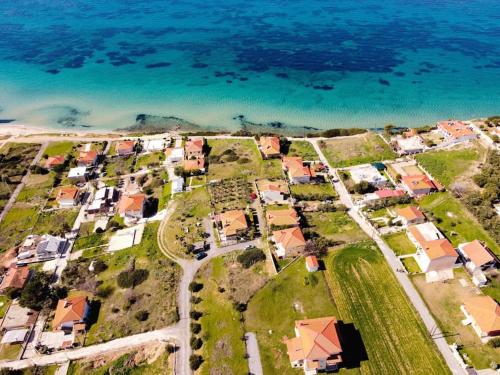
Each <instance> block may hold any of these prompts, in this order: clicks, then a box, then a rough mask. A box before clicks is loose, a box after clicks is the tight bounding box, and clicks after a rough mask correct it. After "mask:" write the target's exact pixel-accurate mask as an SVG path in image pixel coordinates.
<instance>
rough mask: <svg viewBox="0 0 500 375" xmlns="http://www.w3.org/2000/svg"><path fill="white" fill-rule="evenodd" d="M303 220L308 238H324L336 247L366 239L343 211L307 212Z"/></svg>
mask: <svg viewBox="0 0 500 375" xmlns="http://www.w3.org/2000/svg"><path fill="white" fill-rule="evenodd" d="M303 218H304V223H303V227H304V234H305V235H306V236H308V237H311V238H316V237H323V238H325V239H327V240H328V241H330V243H331V244H336V245H341V244H344V243H351V242H357V241H360V240H364V239H366V235H365V233H364V232H363V231H362V230H361V229H360V228H359V226H358V225H357V224H356V223H355V222H354V221H353V220H352V219H351V218H350V217H349V215H347V214H346V213H345V212H343V211H336V212H305V213H303Z"/></svg>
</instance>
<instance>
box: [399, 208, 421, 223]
mask: <svg viewBox="0 0 500 375" xmlns="http://www.w3.org/2000/svg"><path fill="white" fill-rule="evenodd" d="M396 214H397V215H398V217H399V218H400V219H401V222H402V223H403V224H404V225H414V224H421V223H423V222H425V215H424V214H423V213H422V211H420V209H419V208H418V207H415V206H408V207H404V208H396Z"/></svg>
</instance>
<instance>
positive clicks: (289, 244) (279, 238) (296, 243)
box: [271, 227, 306, 258]
mask: <svg viewBox="0 0 500 375" xmlns="http://www.w3.org/2000/svg"><path fill="white" fill-rule="evenodd" d="M271 239H272V241H273V242H274V243H275V244H276V255H277V256H278V257H279V258H284V257H286V256H291V255H297V254H299V253H300V252H302V251H303V250H304V248H305V246H306V240H305V239H304V235H303V234H302V230H301V229H300V228H299V227H294V228H288V229H281V230H276V231H274V232H273V235H272V238H271Z"/></svg>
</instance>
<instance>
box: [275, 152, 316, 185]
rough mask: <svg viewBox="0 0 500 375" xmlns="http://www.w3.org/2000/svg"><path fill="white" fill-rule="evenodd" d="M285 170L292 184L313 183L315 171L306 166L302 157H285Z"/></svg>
mask: <svg viewBox="0 0 500 375" xmlns="http://www.w3.org/2000/svg"><path fill="white" fill-rule="evenodd" d="M282 162H283V169H284V170H285V171H286V172H287V174H288V178H289V180H290V183H292V184H302V183H307V182H310V181H311V178H313V177H315V173H314V171H312V170H311V168H310V167H309V166H308V165H305V164H304V161H303V160H302V158H301V157H297V156H285V157H283V160H282Z"/></svg>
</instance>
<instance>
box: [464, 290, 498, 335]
mask: <svg viewBox="0 0 500 375" xmlns="http://www.w3.org/2000/svg"><path fill="white" fill-rule="evenodd" d="M460 309H461V310H462V312H463V313H464V315H465V317H466V318H467V320H466V321H465V322H464V324H470V325H471V326H472V328H474V331H475V332H476V334H477V335H478V336H479V338H480V339H481V341H482V342H483V343H485V342H488V341H489V340H491V339H492V338H495V337H498V336H500V305H499V304H498V303H497V302H496V301H495V300H494V299H493V298H491V297H490V296H474V297H470V298H467V299H466V300H465V301H464V303H463V304H462V305H461V306H460Z"/></svg>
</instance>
